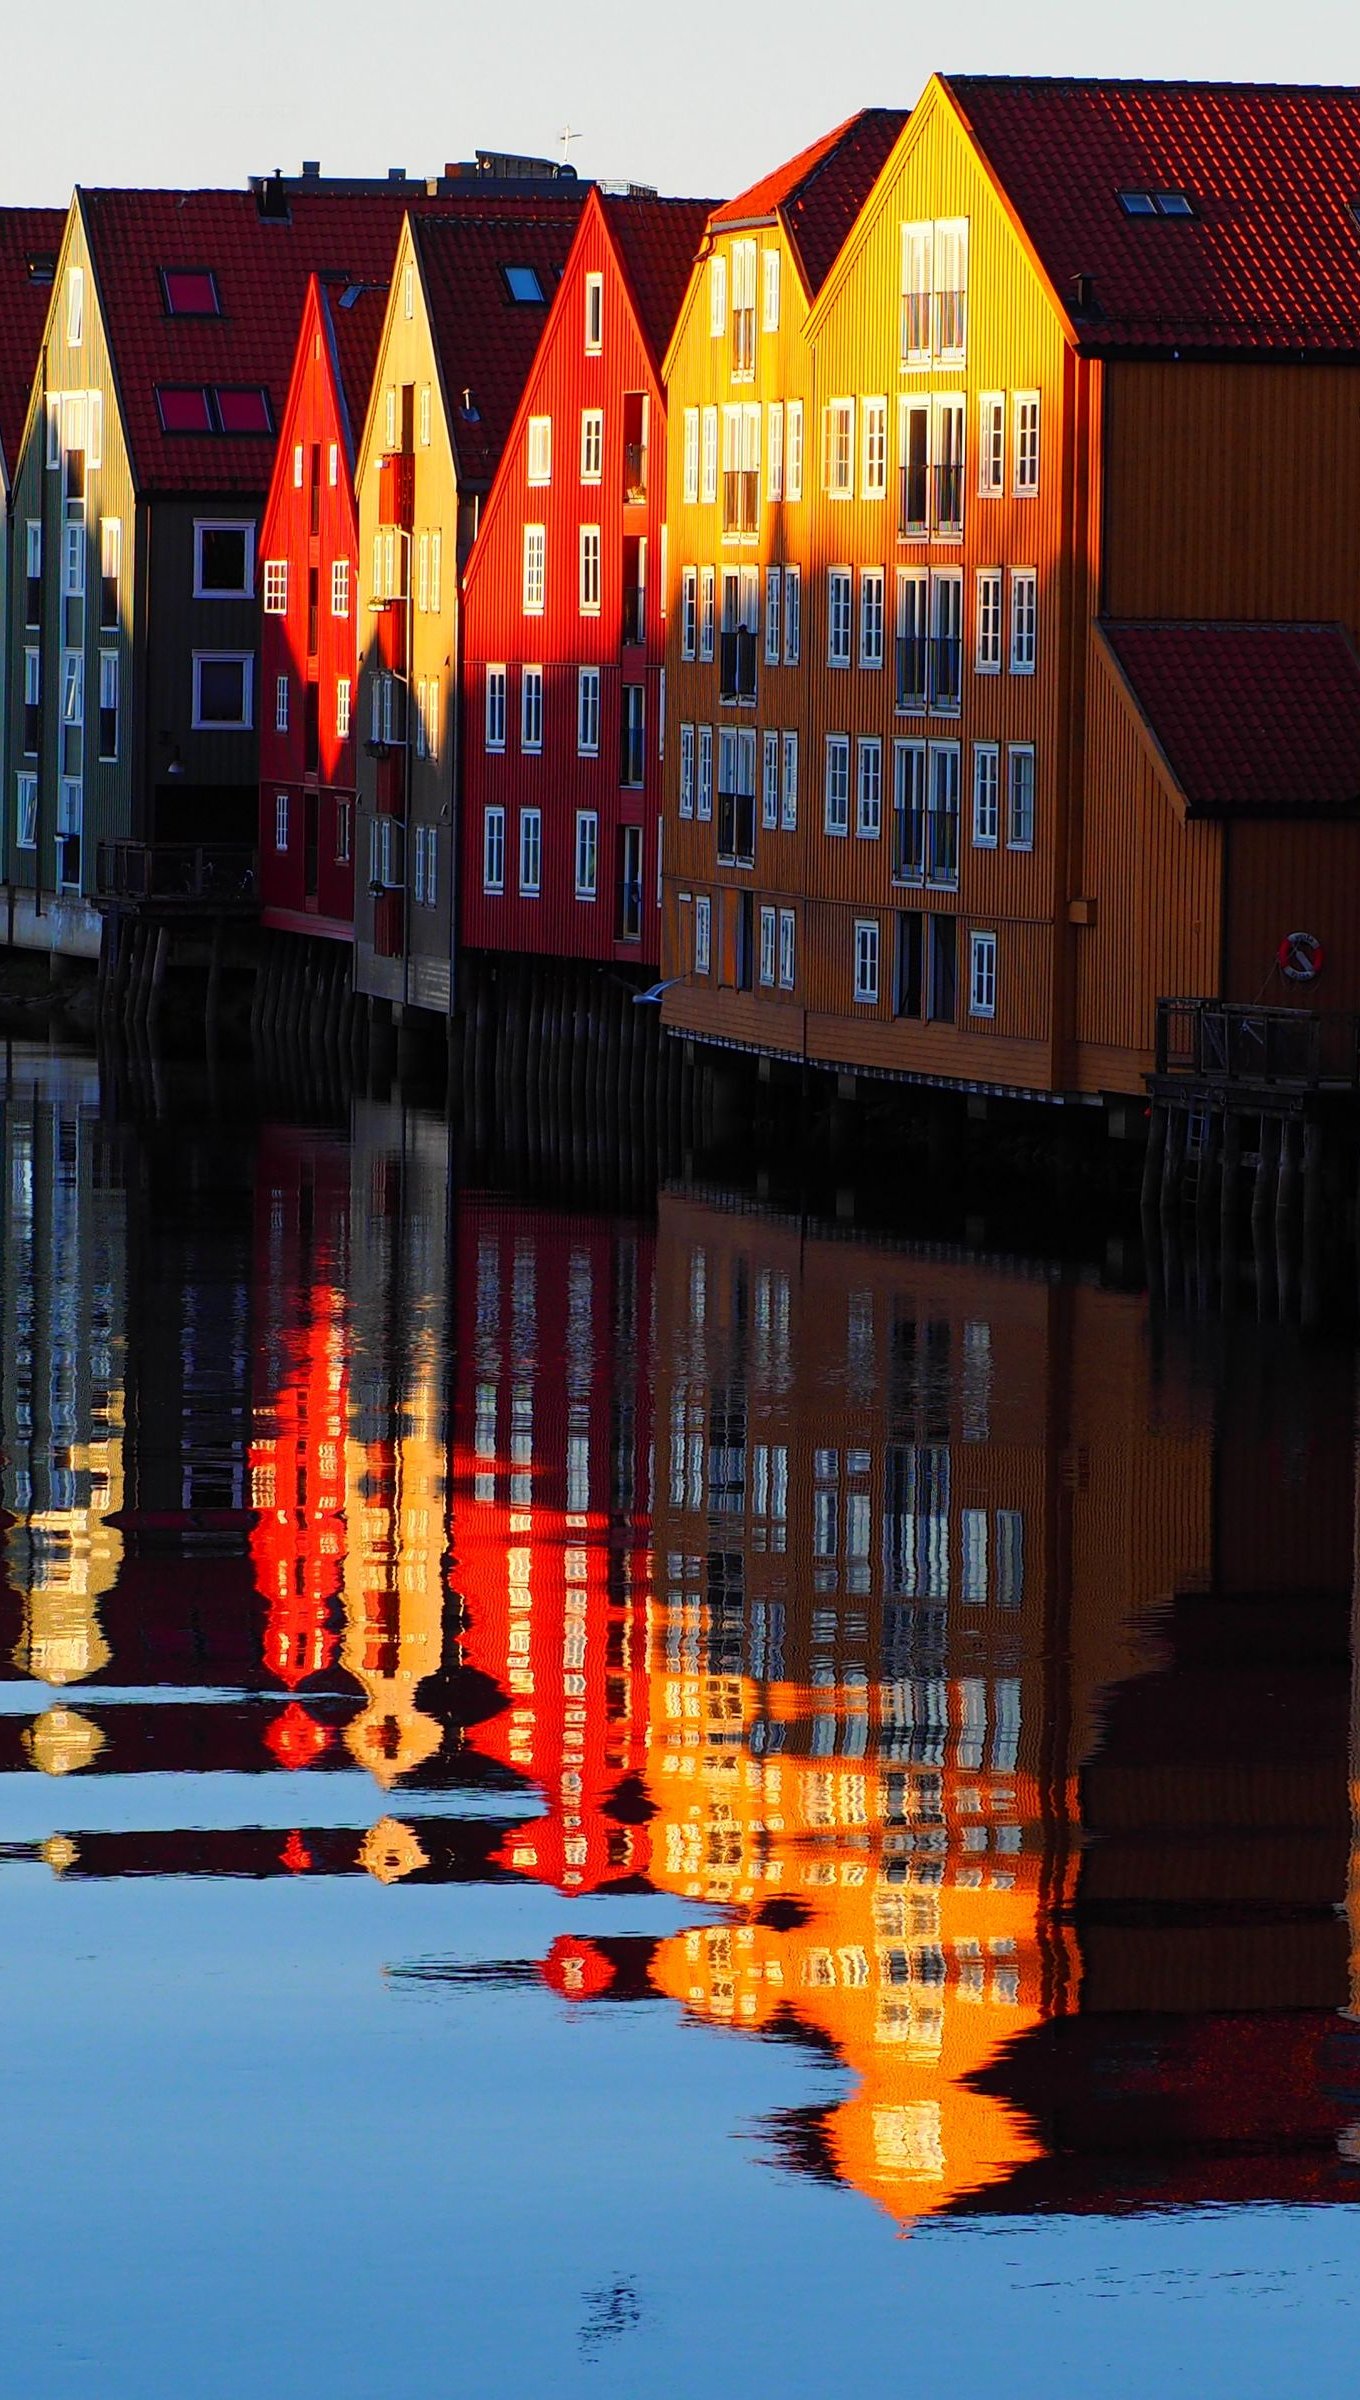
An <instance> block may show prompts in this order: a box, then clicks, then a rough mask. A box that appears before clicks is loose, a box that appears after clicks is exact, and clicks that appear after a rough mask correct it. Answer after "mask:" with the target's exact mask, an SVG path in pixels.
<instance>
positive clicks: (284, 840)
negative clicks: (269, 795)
mask: <svg viewBox="0 0 1360 2400" xmlns="http://www.w3.org/2000/svg"><path fill="white" fill-rule="evenodd" d="M287 847H288V794H287V793H286V792H275V794H274V848H275V849H276V850H286V849H287Z"/></svg>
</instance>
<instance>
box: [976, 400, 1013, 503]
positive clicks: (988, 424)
mask: <svg viewBox="0 0 1360 2400" xmlns="http://www.w3.org/2000/svg"><path fill="white" fill-rule="evenodd" d="M1005 489H1006V395H1005V393H1004V392H981V393H979V395H978V495H979V498H981V499H983V500H989V499H990V500H994V499H996V498H997V497H998V496H999V494H1000V493H1002V492H1004V491H1005Z"/></svg>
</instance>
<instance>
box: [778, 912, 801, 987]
mask: <svg viewBox="0 0 1360 2400" xmlns="http://www.w3.org/2000/svg"><path fill="white" fill-rule="evenodd" d="M797 924H798V919H797V916H796V915H795V913H794V911H793V910H792V909H791V908H781V909H780V911H779V989H780V990H781V992H791V991H792V990H793V988H794V983H795V981H796V978H797V938H798V937H797Z"/></svg>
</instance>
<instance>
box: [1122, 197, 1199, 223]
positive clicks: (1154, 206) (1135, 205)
mask: <svg viewBox="0 0 1360 2400" xmlns="http://www.w3.org/2000/svg"><path fill="white" fill-rule="evenodd" d="M1119 205H1120V207H1121V208H1122V209H1123V211H1124V214H1125V216H1126V217H1193V215H1194V213H1195V204H1194V202H1193V200H1192V199H1191V198H1190V195H1189V193H1188V192H1121V193H1120V195H1119Z"/></svg>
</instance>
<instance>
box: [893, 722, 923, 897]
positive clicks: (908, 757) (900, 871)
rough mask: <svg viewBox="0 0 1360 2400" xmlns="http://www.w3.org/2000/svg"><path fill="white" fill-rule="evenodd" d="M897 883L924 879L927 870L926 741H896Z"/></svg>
mask: <svg viewBox="0 0 1360 2400" xmlns="http://www.w3.org/2000/svg"><path fill="white" fill-rule="evenodd" d="M892 871H893V881H894V883H923V882H924V881H925V872H926V745H925V743H924V742H894V743H893V857H892Z"/></svg>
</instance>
